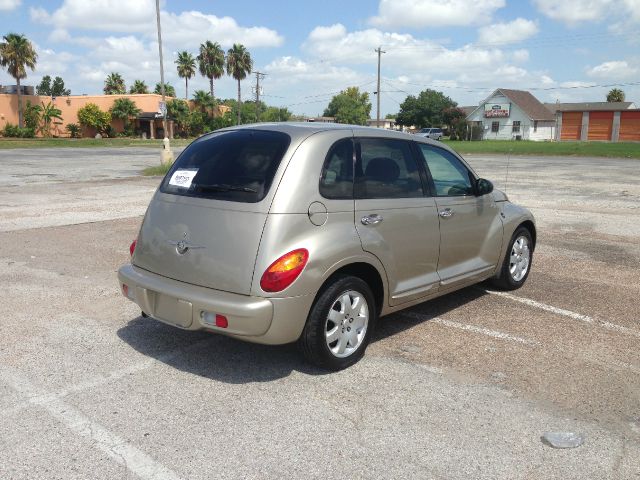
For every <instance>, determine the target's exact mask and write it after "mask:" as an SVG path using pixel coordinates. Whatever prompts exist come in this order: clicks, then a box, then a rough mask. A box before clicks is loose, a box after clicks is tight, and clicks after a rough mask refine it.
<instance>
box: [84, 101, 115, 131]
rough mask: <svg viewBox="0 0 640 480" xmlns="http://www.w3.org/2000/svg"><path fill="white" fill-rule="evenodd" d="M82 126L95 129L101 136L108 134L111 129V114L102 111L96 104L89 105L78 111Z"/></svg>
mask: <svg viewBox="0 0 640 480" xmlns="http://www.w3.org/2000/svg"><path fill="white" fill-rule="evenodd" d="M78 121H79V122H80V125H82V126H85V127H89V128H95V129H96V131H97V132H98V133H100V134H103V133H106V132H108V131H109V128H110V127H111V113H109V112H104V111H102V110H100V107H98V105H96V104H95V103H87V104H86V105H85V106H84V107H82V108H81V109H79V110H78Z"/></svg>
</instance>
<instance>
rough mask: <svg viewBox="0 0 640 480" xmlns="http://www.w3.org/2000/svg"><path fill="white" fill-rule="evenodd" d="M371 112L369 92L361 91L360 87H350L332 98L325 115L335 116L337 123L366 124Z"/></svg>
mask: <svg viewBox="0 0 640 480" xmlns="http://www.w3.org/2000/svg"><path fill="white" fill-rule="evenodd" d="M370 113H371V102H370V101H369V94H368V93H367V92H362V93H361V92H360V89H359V88H358V87H349V88H347V89H346V90H343V91H341V92H340V93H339V94H338V95H336V96H334V97H333V98H332V99H331V101H330V102H329V105H328V106H327V108H326V109H325V111H324V114H323V115H324V116H325V117H335V119H336V122H337V123H348V124H352V125H366V123H367V120H368V119H369V114H370Z"/></svg>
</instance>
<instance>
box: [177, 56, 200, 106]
mask: <svg viewBox="0 0 640 480" xmlns="http://www.w3.org/2000/svg"><path fill="white" fill-rule="evenodd" d="M175 64H176V65H177V70H178V76H179V77H180V78H184V99H185V100H186V99H188V98H189V79H190V78H191V77H193V76H194V75H195V74H196V60H195V58H193V55H191V54H190V53H189V52H187V51H186V50H185V51H182V52H178V58H177V59H176V61H175Z"/></svg>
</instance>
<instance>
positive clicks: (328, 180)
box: [320, 138, 353, 199]
mask: <svg viewBox="0 0 640 480" xmlns="http://www.w3.org/2000/svg"><path fill="white" fill-rule="evenodd" d="M320 194H321V195H322V196H323V197H325V198H332V199H352V198H353V140H352V139H351V138H345V139H343V140H339V141H337V142H336V143H334V144H333V146H332V147H331V148H330V149H329V153H328V154H327V159H326V160H325V162H324V167H323V168H322V177H321V178H320Z"/></svg>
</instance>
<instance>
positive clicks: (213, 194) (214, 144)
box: [160, 129, 291, 203]
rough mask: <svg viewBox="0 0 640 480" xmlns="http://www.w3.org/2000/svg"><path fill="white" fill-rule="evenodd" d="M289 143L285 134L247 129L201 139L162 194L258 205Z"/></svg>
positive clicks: (187, 152)
mask: <svg viewBox="0 0 640 480" xmlns="http://www.w3.org/2000/svg"><path fill="white" fill-rule="evenodd" d="M290 141H291V138H290V137H289V135H287V134H285V133H282V132H270V131H265V130H244V129H243V130H231V131H228V132H220V133H213V134H211V135H208V136H206V137H202V138H199V139H198V140H196V141H194V142H193V143H192V144H191V145H189V146H188V147H187V148H185V149H184V151H183V152H182V153H181V154H180V156H179V157H178V159H177V160H176V162H175V164H174V165H173V166H172V167H171V170H169V173H168V174H167V176H166V177H165V178H164V180H163V181H162V185H161V186H160V191H161V192H163V193H170V194H173V195H184V196H188V197H199V198H211V199H216V200H229V201H232V202H245V203H255V202H259V201H260V200H262V199H263V198H264V197H265V195H266V194H267V192H268V191H269V187H270V186H271V182H272V181H273V177H274V175H275V173H276V170H277V169H278V165H280V161H281V160H282V157H283V155H284V153H285V152H286V151H287V148H289V143H290Z"/></svg>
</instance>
